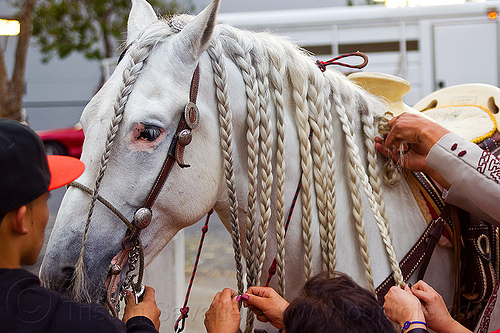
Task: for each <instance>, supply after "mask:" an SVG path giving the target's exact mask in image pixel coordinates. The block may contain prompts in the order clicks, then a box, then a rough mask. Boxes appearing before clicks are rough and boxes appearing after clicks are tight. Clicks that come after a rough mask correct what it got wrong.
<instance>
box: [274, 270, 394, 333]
mask: <svg viewBox="0 0 500 333" xmlns="http://www.w3.org/2000/svg"><path fill="white" fill-rule="evenodd" d="M283 323H284V326H285V329H286V332H287V333H333V332H335V333H358V332H359V333H371V332H373V333H380V332H395V330H394V327H393V326H392V324H391V322H390V320H389V319H388V318H387V317H386V315H385V313H384V311H383V309H382V308H381V307H380V305H379V303H378V301H377V300H376V299H375V297H374V296H373V295H372V294H371V293H370V292H369V291H368V290H367V289H365V288H363V287H361V286H360V285H358V284H357V283H356V282H354V281H353V280H352V279H351V278H350V277H349V276H347V275H345V274H343V273H340V272H332V273H328V272H327V273H322V274H319V275H316V276H314V277H313V278H311V279H310V280H309V281H308V282H307V283H306V284H305V286H304V288H303V290H302V292H301V294H300V295H299V296H298V297H297V298H296V299H295V300H294V301H292V302H291V303H290V305H289V306H288V307H287V309H286V310H285V312H284V314H283Z"/></svg>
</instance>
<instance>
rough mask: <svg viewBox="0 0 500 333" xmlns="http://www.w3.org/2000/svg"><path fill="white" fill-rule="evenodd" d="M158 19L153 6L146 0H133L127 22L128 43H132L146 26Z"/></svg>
mask: <svg viewBox="0 0 500 333" xmlns="http://www.w3.org/2000/svg"><path fill="white" fill-rule="evenodd" d="M157 20H158V17H157V16H156V13H155V11H154V9H153V7H151V5H150V4H149V3H148V2H147V1H146V0H132V9H131V10H130V14H129V16H128V23H127V45H128V44H130V43H132V42H133V41H134V40H135V39H136V38H137V37H138V36H139V33H140V32H141V31H142V30H143V29H144V28H146V27H148V26H150V25H151V24H153V22H155V21H157Z"/></svg>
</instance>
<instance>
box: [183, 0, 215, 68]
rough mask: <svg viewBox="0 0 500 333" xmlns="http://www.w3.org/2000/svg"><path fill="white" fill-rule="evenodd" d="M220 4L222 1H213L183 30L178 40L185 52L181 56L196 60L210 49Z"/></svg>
mask: <svg viewBox="0 0 500 333" xmlns="http://www.w3.org/2000/svg"><path fill="white" fill-rule="evenodd" d="M219 4H220V0H212V2H211V3H210V4H209V5H208V6H207V7H206V8H205V9H204V10H203V11H202V12H201V13H199V14H198V15H197V16H196V17H195V18H194V20H193V21H191V22H189V23H188V24H187V25H186V26H185V27H184V29H182V31H181V32H180V33H179V36H178V37H179V38H178V39H177V40H178V41H179V42H180V43H179V44H180V46H179V47H180V48H181V51H183V52H181V53H179V54H190V55H192V56H193V58H194V60H196V59H198V58H199V57H200V56H201V54H202V53H203V52H204V51H205V50H206V49H207V48H208V46H209V45H210V40H211V37H212V32H213V30H214V27H215V24H216V16H217V12H218V10H219Z"/></svg>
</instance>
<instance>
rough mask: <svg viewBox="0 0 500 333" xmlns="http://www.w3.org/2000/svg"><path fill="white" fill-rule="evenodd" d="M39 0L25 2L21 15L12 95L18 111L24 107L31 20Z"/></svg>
mask: <svg viewBox="0 0 500 333" xmlns="http://www.w3.org/2000/svg"><path fill="white" fill-rule="evenodd" d="M36 2H37V0H25V1H24V2H23V4H22V7H21V11H20V13H19V22H20V23H21V33H20V34H19V36H18V40H17V48H16V60H15V63H14V71H13V72H12V90H11V92H12V94H13V96H12V97H13V101H12V102H13V103H14V105H13V108H15V109H18V112H19V111H20V110H21V107H22V99H23V93H24V80H25V72H26V61H27V59H26V58H27V55H28V47H29V42H30V37H31V29H32V26H31V18H32V16H33V11H34V10H35V5H36Z"/></svg>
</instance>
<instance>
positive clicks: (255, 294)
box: [245, 287, 289, 329]
mask: <svg viewBox="0 0 500 333" xmlns="http://www.w3.org/2000/svg"><path fill="white" fill-rule="evenodd" d="M245 295H247V296H248V300H246V301H245V306H248V308H249V309H250V310H252V312H254V313H255V315H256V316H257V319H258V320H259V321H262V322H269V323H271V325H273V326H274V327H276V328H279V329H281V328H283V312H284V311H285V309H286V308H287V307H288V304H289V303H288V302H287V301H286V300H285V299H284V298H283V297H281V296H280V295H279V294H278V293H277V292H276V291H275V290H274V289H273V288H269V287H250V288H248V290H247V292H246V293H245Z"/></svg>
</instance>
